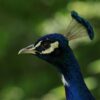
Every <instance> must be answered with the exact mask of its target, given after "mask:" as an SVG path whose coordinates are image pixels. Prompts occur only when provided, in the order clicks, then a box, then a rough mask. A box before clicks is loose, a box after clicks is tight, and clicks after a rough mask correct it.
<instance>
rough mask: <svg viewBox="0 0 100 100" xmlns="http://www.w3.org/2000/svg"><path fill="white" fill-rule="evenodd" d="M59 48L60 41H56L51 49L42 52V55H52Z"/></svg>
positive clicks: (51, 45)
mask: <svg viewBox="0 0 100 100" xmlns="http://www.w3.org/2000/svg"><path fill="white" fill-rule="evenodd" d="M58 47H59V42H58V41H56V42H54V43H51V44H50V47H49V48H48V49H46V50H44V51H42V52H41V54H50V53H52V52H53V51H54V50H55V49H56V48H58Z"/></svg>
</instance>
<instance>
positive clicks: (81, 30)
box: [19, 11, 94, 64]
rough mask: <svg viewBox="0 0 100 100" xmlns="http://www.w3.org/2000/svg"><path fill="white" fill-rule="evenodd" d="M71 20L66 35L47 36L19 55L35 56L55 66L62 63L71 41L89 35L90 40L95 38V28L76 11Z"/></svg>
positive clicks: (73, 12)
mask: <svg viewBox="0 0 100 100" xmlns="http://www.w3.org/2000/svg"><path fill="white" fill-rule="evenodd" d="M71 18H72V19H71V21H70V23H69V24H68V26H67V29H66V33H65V34H64V35H62V34H58V33H54V34H49V35H45V36H43V37H41V38H40V39H38V40H37V42H36V43H35V44H34V45H33V44H32V45H30V46H28V47H26V48H24V49H21V50H20V51H19V54H20V53H30V54H34V55H36V56H38V57H40V58H41V59H44V60H46V61H48V62H50V63H53V64H58V63H60V62H62V61H63V60H64V57H65V56H67V55H66V54H69V51H70V49H69V45H68V42H69V41H71V40H73V39H77V38H80V37H83V36H87V35H88V36H89V38H90V39H93V37H94V31H93V28H92V26H91V24H90V23H89V22H88V21H87V20H86V19H84V18H82V17H81V16H79V15H78V13H77V12H75V11H72V12H71Z"/></svg>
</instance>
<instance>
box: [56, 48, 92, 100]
mask: <svg viewBox="0 0 100 100" xmlns="http://www.w3.org/2000/svg"><path fill="white" fill-rule="evenodd" d="M66 51H67V52H66V54H65V57H64V59H63V60H62V61H61V62H62V63H60V64H59V65H57V66H58V67H59V69H60V72H61V74H62V76H63V82H64V86H65V92H66V99H67V100H94V98H93V96H92V94H91V93H90V91H89V90H88V88H87V87H86V84H85V82H84V80H83V77H82V74H81V72H80V66H79V64H78V62H77V61H76V59H75V57H74V55H73V53H72V50H71V49H70V48H69V49H68V50H66Z"/></svg>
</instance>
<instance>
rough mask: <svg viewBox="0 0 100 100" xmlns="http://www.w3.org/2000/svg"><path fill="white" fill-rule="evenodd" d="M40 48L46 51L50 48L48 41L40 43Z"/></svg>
mask: <svg viewBox="0 0 100 100" xmlns="http://www.w3.org/2000/svg"><path fill="white" fill-rule="evenodd" d="M41 47H42V48H44V49H47V48H49V47H50V43H49V41H44V42H42V43H41Z"/></svg>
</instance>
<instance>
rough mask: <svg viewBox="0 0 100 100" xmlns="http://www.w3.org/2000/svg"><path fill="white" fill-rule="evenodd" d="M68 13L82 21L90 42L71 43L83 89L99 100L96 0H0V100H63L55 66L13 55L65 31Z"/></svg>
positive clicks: (99, 37) (99, 40)
mask: <svg viewBox="0 0 100 100" xmlns="http://www.w3.org/2000/svg"><path fill="white" fill-rule="evenodd" d="M71 10H76V11H77V12H78V13H79V14H80V15H82V16H83V17H85V18H87V19H88V20H89V21H90V22H91V23H92V25H93V27H94V30H95V39H94V40H93V41H88V40H89V39H85V40H84V41H81V42H78V43H74V44H73V43H72V45H71V46H72V48H73V51H74V53H75V55H76V57H77V59H78V61H79V63H80V66H81V70H82V73H83V75H84V79H85V81H86V83H87V86H88V87H89V89H90V90H91V92H92V93H93V94H94V96H95V98H96V100H100V34H99V33H100V2H99V0H0V100H65V95H64V88H63V85H62V82H61V80H60V75H59V73H58V72H57V70H56V69H55V68H54V66H52V65H50V64H48V63H47V62H45V61H43V60H41V59H39V58H37V57H35V56H32V55H17V54H18V51H19V50H20V49H21V48H23V47H25V46H27V45H30V44H32V43H34V41H35V40H36V39H37V38H39V37H41V36H43V35H45V34H48V33H52V32H58V33H59V32H64V30H65V29H66V23H67V19H68V16H69V15H70V11H71Z"/></svg>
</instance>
